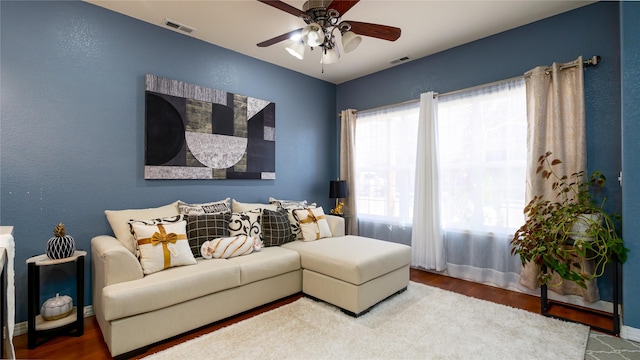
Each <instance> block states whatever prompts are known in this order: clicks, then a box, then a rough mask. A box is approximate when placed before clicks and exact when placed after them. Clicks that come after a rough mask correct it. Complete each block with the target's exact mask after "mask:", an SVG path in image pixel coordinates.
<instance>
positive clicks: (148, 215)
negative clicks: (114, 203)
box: [104, 201, 179, 255]
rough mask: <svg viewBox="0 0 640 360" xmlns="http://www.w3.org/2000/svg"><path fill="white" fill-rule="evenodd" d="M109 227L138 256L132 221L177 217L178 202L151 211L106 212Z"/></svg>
mask: <svg viewBox="0 0 640 360" xmlns="http://www.w3.org/2000/svg"><path fill="white" fill-rule="evenodd" d="M104 214H105V215H106V216H107V220H108V221H109V225H111V229H112V230H113V234H114V236H115V237H116V239H118V241H120V242H121V243H122V245H124V246H125V247H126V248H127V249H129V251H131V253H132V254H134V255H136V243H135V239H134V238H133V234H132V233H131V230H130V228H129V220H131V219H159V218H163V217H167V216H176V215H178V214H179V212H178V202H177V201H176V202H174V203H171V204H169V205H165V206H161V207H157V208H149V209H129V210H105V212H104Z"/></svg>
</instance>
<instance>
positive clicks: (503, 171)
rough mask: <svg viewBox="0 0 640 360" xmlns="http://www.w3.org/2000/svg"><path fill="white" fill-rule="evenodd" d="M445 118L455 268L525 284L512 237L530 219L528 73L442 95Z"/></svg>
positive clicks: (488, 279) (449, 257) (441, 120)
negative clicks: (525, 76) (526, 210)
mask: <svg viewBox="0 0 640 360" xmlns="http://www.w3.org/2000/svg"><path fill="white" fill-rule="evenodd" d="M437 120H438V156H439V160H438V166H439V169H440V201H441V206H440V208H441V210H442V212H441V215H440V217H441V223H442V229H443V230H442V231H443V239H444V244H445V256H446V266H447V270H446V271H447V274H448V275H450V276H454V277H458V278H463V279H467V280H471V281H475V282H480V283H487V284H492V285H496V286H499V287H503V288H519V286H518V279H519V273H520V266H521V262H520V259H519V258H518V257H517V256H512V255H511V246H510V241H511V239H512V237H513V234H514V232H515V230H516V229H517V228H518V227H520V226H521V225H522V223H524V219H523V214H522V209H523V208H524V191H525V189H524V188H525V167H526V126H527V121H526V103H525V87H524V79H522V78H518V79H511V80H505V81H501V82H497V83H493V84H487V85H485V86H480V87H475V88H472V89H467V90H462V91H460V92H455V93H452V94H448V95H447V94H444V95H441V96H439V97H438V118H437Z"/></svg>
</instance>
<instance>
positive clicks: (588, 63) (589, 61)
mask: <svg viewBox="0 0 640 360" xmlns="http://www.w3.org/2000/svg"><path fill="white" fill-rule="evenodd" d="M600 60H602V58H601V57H600V55H594V56H592V57H590V58H589V59H587V60H584V61H582V65H583V66H584V67H590V66H596V65H598V64H599V63H600ZM574 66H578V64H577V63H571V64H566V65H561V66H560V70H564V69H568V68H572V67H574ZM524 76H526V74H525V75H521V76H514V77H512V78H509V79H504V80H498V81H494V82H491V83H487V84H481V85H476V86H470V87H467V88H464V89H458V90H453V91H449V92H446V93H443V94H438V93H435V94H434V98H436V97H438V96H445V95H453V94H456V93H459V92H463V91H470V90H474V89H477V88H481V87H485V86H491V85H495V84H498V83H501V82H504V81H510V80H516V79H520V78H522V77H524ZM418 101H420V99H419V98H418V99H412V100H407V101H403V102H399V103H395V104H390V105H382V106H377V107H374V108H370V109H365V110H360V111H374V110H380V109H383V108H386V107H389V106H397V105H406V104H411V103H414V102H418ZM353 112H355V113H357V112H358V110H353ZM338 116H340V117H342V112H340V113H338Z"/></svg>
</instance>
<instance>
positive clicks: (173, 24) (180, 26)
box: [164, 19, 196, 34]
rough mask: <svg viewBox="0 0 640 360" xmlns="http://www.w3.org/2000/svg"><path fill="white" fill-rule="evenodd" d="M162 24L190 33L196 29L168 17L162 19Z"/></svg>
mask: <svg viewBox="0 0 640 360" xmlns="http://www.w3.org/2000/svg"><path fill="white" fill-rule="evenodd" d="M164 24H165V25H166V26H168V27H170V28H173V29H176V30H180V31H183V32H186V33H187V34H191V33H192V32H194V31H196V29H194V28H192V27H189V26H187V25H183V24H180V23H179V22H175V21H173V20H169V19H164Z"/></svg>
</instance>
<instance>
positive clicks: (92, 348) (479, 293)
mask: <svg viewBox="0 0 640 360" xmlns="http://www.w3.org/2000/svg"><path fill="white" fill-rule="evenodd" d="M411 280H412V281H415V282H419V283H423V284H426V285H431V286H435V287H439V288H442V289H445V290H450V291H454V292H457V293H460V294H464V295H467V296H472V297H475V298H479V299H483V300H488V301H493V302H496V303H499V304H504V305H508V306H511V307H515V308H519V309H523V310H527V311H531V312H534V313H540V298H538V297H535V296H531V295H526V294H521V293H517V292H513V291H509V290H504V289H499V288H495V287H491V286H487V285H482V284H477V283H473V282H469V281H464V280H460V279H455V278H451V277H447V276H443V275H438V274H434V273H431V272H427V271H422V270H418V269H411ZM300 297H301V295H299V294H298V295H293V296H290V297H287V298H285V299H281V300H279V301H276V302H274V303H271V304H268V305H265V306H262V307H259V308H257V309H253V310H251V311H248V312H246V313H243V314H240V315H237V316H234V317H232V318H230V319H227V320H223V321H219V322H217V323H214V324H212V325H209V326H206V327H204V328H200V329H198V330H195V331H192V332H190V333H188V334H185V335H182V336H179V337H176V338H173V339H170V340H167V341H165V342H163V343H161V344H157V345H155V346H153V347H151V348H149V349H148V350H147V351H146V352H145V353H143V354H141V355H139V356H136V357H135V358H136V359H137V358H141V357H144V356H147V355H149V354H152V353H155V352H158V351H161V350H164V349H166V348H169V347H171V346H174V345H176V344H179V343H181V342H184V341H186V340H190V339H193V338H196V337H198V336H201V335H204V334H207V333H209V332H212V331H215V330H217V329H220V328H222V327H225V326H229V325H231V324H234V323H236V322H239V321H241V320H244V319H246V318H249V317H252V316H255V315H257V314H260V313H262V312H265V311H268V310H271V309H273V308H276V307H279V306H282V305H284V304H288V303H290V302H293V301H295V300H297V299H299V298H300ZM552 309H553V311H555V314H557V315H559V316H563V317H568V318H573V319H574V320H577V321H581V322H584V323H587V324H591V325H595V326H600V327H603V328H611V320H607V319H603V318H602V317H599V316H595V315H592V314H588V313H582V312H579V311H576V310H572V309H566V308H563V307H554V308H552ZM14 346H15V349H16V357H17V358H18V359H74V360H81V359H87V360H89V359H91V360H96V359H110V358H111V356H110V355H109V350H108V349H107V345H106V344H105V343H104V341H103V340H102V334H101V333H100V328H99V326H98V322H97V321H96V320H95V318H94V317H88V318H86V319H85V330H84V335H83V336H81V337H72V336H59V337H55V338H53V339H51V340H49V341H47V342H46V343H44V344H42V345H40V346H39V347H37V348H35V349H33V350H29V349H28V348H27V335H26V334H25V335H20V336H17V337H16V338H15V339H14Z"/></svg>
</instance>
